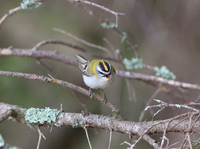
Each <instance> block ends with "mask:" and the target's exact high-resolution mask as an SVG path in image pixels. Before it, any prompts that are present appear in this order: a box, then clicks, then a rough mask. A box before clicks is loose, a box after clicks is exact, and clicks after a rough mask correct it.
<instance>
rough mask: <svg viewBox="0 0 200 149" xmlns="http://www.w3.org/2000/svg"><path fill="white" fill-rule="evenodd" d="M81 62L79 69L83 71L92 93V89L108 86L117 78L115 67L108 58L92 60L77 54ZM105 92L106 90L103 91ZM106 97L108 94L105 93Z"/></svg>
mask: <svg viewBox="0 0 200 149" xmlns="http://www.w3.org/2000/svg"><path fill="white" fill-rule="evenodd" d="M76 58H77V60H78V62H79V69H80V70H81V72H82V73H83V80H84V82H85V84H86V85H87V86H88V87H89V92H90V95H91V94H92V90H91V89H98V88H99V89H102V91H103V89H104V88H106V87H108V86H109V85H110V84H111V83H112V82H113V81H114V78H115V74H116V72H115V69H114V67H113V66H112V65H111V64H110V63H109V62H108V61H106V60H103V59H94V60H92V61H91V62H90V61H89V60H88V59H86V58H85V57H83V56H81V55H76ZM103 93H104V91H103ZM104 99H105V100H106V95H105V93H104Z"/></svg>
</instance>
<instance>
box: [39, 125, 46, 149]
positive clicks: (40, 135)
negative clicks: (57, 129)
mask: <svg viewBox="0 0 200 149" xmlns="http://www.w3.org/2000/svg"><path fill="white" fill-rule="evenodd" d="M37 131H38V134H39V138H38V144H37V149H39V148H40V142H41V138H42V137H43V138H44V139H45V140H46V138H45V136H44V134H43V133H42V131H41V130H40V128H39V127H38V128H37Z"/></svg>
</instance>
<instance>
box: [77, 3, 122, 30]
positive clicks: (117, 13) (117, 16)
mask: <svg viewBox="0 0 200 149" xmlns="http://www.w3.org/2000/svg"><path fill="white" fill-rule="evenodd" d="M75 1H77V2H81V3H83V4H87V5H91V6H95V7H97V8H100V9H102V10H104V11H106V12H109V13H111V14H113V15H115V17H116V23H115V27H116V28H117V26H118V18H119V15H125V14H124V13H119V12H115V11H113V10H110V9H109V8H106V7H104V6H102V5H98V4H96V3H93V2H89V1H85V0H75Z"/></svg>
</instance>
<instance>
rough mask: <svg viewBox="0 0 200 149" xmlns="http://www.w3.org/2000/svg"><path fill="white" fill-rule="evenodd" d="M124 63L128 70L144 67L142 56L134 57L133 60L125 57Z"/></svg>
mask: <svg viewBox="0 0 200 149" xmlns="http://www.w3.org/2000/svg"><path fill="white" fill-rule="evenodd" d="M123 63H124V65H125V67H126V69H128V70H132V69H138V68H142V67H143V63H142V59H141V58H132V59H131V60H128V59H127V58H125V59H124V60H123Z"/></svg>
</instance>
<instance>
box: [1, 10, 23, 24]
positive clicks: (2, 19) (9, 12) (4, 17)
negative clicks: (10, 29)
mask: <svg viewBox="0 0 200 149" xmlns="http://www.w3.org/2000/svg"><path fill="white" fill-rule="evenodd" d="M21 9H22V8H21V6H18V7H16V8H14V9H10V10H9V11H8V12H7V13H6V14H5V15H4V16H3V17H2V18H1V19H0V28H1V25H2V24H3V22H4V21H5V20H6V19H7V18H8V17H9V16H11V15H13V14H14V13H16V12H17V11H19V10H21Z"/></svg>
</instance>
